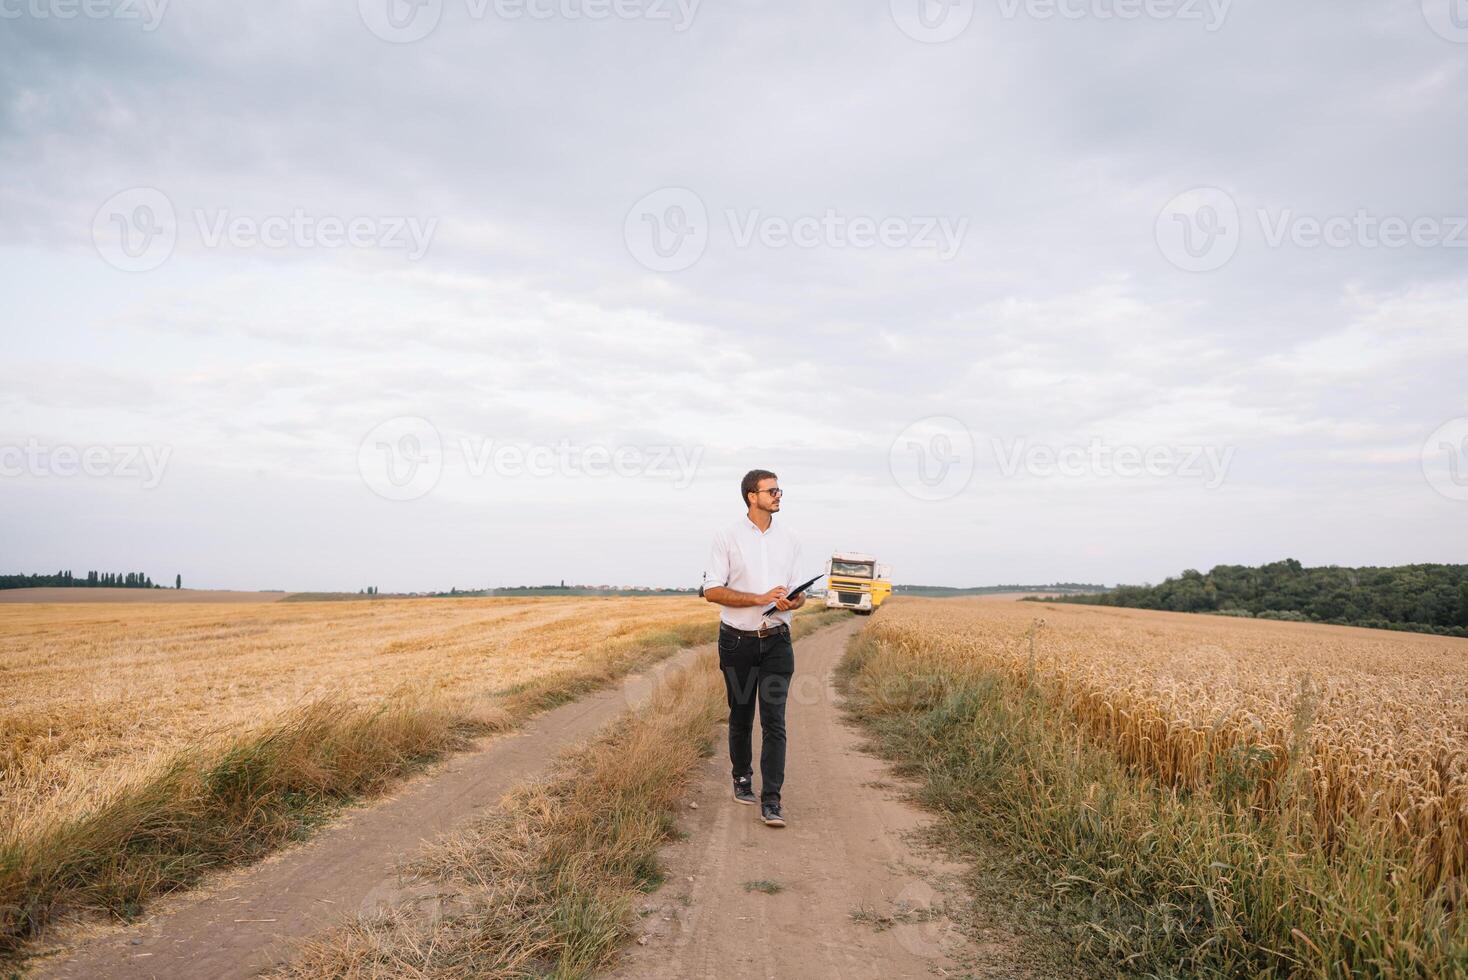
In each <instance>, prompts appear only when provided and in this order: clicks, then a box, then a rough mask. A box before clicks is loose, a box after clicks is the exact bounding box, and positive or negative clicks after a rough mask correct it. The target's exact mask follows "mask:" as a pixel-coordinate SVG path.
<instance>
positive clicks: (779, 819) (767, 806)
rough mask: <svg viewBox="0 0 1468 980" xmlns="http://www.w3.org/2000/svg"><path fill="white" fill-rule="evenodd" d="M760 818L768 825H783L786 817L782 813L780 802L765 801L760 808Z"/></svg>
mask: <svg viewBox="0 0 1468 980" xmlns="http://www.w3.org/2000/svg"><path fill="white" fill-rule="evenodd" d="M759 816H760V819H761V820H763V821H764V822H765V826H766V827H783V826H785V818H784V817H783V816H781V815H780V804H778V803H764V804H761V806H760V808H759Z"/></svg>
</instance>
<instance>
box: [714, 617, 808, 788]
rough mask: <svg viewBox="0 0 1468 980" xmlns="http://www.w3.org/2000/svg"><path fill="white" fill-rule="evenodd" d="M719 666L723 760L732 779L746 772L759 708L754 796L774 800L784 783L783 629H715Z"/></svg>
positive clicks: (787, 671)
mask: <svg viewBox="0 0 1468 980" xmlns="http://www.w3.org/2000/svg"><path fill="white" fill-rule="evenodd" d="M719 670H720V672H722V673H723V675H724V691H725V693H726V694H727V695H728V699H729V762H730V763H731V764H732V765H733V769H734V778H735V779H739V778H740V777H742V776H751V775H753V774H754V769H753V767H752V762H753V760H752V758H751V756H752V755H753V749H752V748H751V737H752V736H753V734H754V710H755V707H756V705H757V706H758V707H759V728H760V753H759V773H760V799H761V800H762V801H764V802H766V803H778V802H779V801H780V787H781V786H783V785H784V783H785V699H786V697H787V696H788V695H789V694H790V677H791V675H792V674H794V673H795V648H794V647H792V646H791V645H790V633H789V631H788V630H787V631H784V632H781V633H780V634H779V635H777V636H766V637H763V638H761V637H758V636H740V635H739V634H738V633H733V632H730V631H729V630H727V629H724V628H723V627H720V629H719Z"/></svg>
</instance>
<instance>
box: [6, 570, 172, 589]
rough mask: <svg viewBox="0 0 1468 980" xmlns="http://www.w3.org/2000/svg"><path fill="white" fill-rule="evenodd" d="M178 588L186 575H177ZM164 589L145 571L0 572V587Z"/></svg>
mask: <svg viewBox="0 0 1468 980" xmlns="http://www.w3.org/2000/svg"><path fill="white" fill-rule="evenodd" d="M173 587H174V588H175V589H179V588H183V576H181V575H179V576H175V577H174V586H173ZM45 588H52V589H56V588H60V589H161V588H163V586H161V585H155V584H154V583H153V579H152V578H150V577H149V576H148V575H147V573H145V572H87V574H86V576H85V577H81V576H77V575H73V574H72V573H71V572H70V571H62V572H56V573H54V574H51V575H0V589H45Z"/></svg>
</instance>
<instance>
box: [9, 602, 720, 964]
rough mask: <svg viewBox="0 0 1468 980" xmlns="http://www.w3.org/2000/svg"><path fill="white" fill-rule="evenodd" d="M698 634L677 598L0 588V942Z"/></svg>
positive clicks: (197, 860) (211, 856)
mask: <svg viewBox="0 0 1468 980" xmlns="http://www.w3.org/2000/svg"><path fill="white" fill-rule="evenodd" d="M712 635H713V624H712V617H711V610H710V609H709V607H708V606H706V605H704V604H702V603H698V602H694V601H689V600H688V599H641V598H638V599H600V598H592V599H559V598H549V599H525V600H522V599H474V600H452V601H431V600H417V601H414V600H383V601H376V602H362V603H322V604H312V603H304V604H289V605H286V604H269V605H264V604H262V605H231V606H220V607H214V606H207V605H193V606H181V605H171V606H161V605H158V606H155V605H146V604H128V605H125V606H110V607H103V606H93V605H85V606H83V605H67V606H61V605H57V606H44V605H35V606H19V605H17V606H11V607H6V608H3V609H0V679H3V688H0V690H3V694H0V953H4V952H5V951H6V950H10V951H14V949H15V948H16V946H17V944H19V943H20V942H21V941H22V940H23V939H24V938H25V937H27V936H31V935H34V934H35V933H36V932H37V931H38V930H39V929H40V928H42V927H43V926H44V924H45V923H46V922H47V921H48V920H49V919H50V918H52V917H53V915H54V914H55V912H56V911H57V910H58V908H60V907H74V908H89V909H98V910H105V911H109V912H112V913H116V914H122V915H127V914H131V913H132V912H133V911H135V910H136V909H137V908H138V907H139V905H140V904H141V902H142V901H143V900H144V899H146V898H147V897H148V896H150V895H153V894H156V893H158V892H159V891H162V890H167V889H171V888H175V887H178V886H180V885H184V884H188V883H190V882H192V881H194V880H196V879H197V878H198V877H199V876H200V875H201V874H203V873H205V872H207V871H208V870H210V869H212V868H215V867H219V866H221V865H226V864H230V863H234V862H238V861H241V860H248V859H250V858H252V857H255V856H257V855H259V854H261V853H263V852H264V851H266V850H268V849H269V848H271V847H274V846H277V845H278V844H279V843H281V842H282V841H284V840H286V839H288V838H290V837H291V836H293V835H296V834H298V833H299V832H300V831H301V830H302V829H303V828H304V827H307V826H309V825H310V824H311V823H312V822H314V821H317V820H319V819H321V818H322V817H323V816H324V815H325V814H326V813H329V812H330V810H331V809H332V808H334V807H335V806H338V805H340V803H341V802H342V801H344V800H347V799H350V798H352V797H355V796H358V795H361V794H363V793H370V792H374V791H376V790H378V789H380V788H381V787H382V786H384V785H386V784H387V782H389V781H390V780H392V779H393V778H396V777H397V776H400V775H401V774H403V773H404V772H406V771H407V770H408V769H410V768H412V766H414V765H415V764H417V763H419V762H421V761H422V760H423V759H425V758H427V757H431V756H433V755H436V754H438V753H440V752H442V751H444V750H446V749H448V748H452V747H454V746H456V745H459V744H461V743H462V741H463V739H464V738H465V737H466V736H467V735H469V734H471V733H474V732H482V731H488V730H494V729H498V728H503V727H505V726H507V725H509V724H512V723H515V722H517V721H519V720H521V719H523V718H524V717H525V716H526V715H527V714H529V713H530V712H533V711H535V710H538V709H541V708H544V707H548V706H550V705H553V704H555V703H558V702H559V701H563V700H566V699H567V698H570V697H574V696H576V695H578V694H580V693H583V692H585V691H586V690H589V689H591V688H593V687H595V686H597V685H599V684H601V683H604V682H605V681H607V680H609V679H611V678H613V677H616V676H618V675H620V674H622V673H625V672H626V671H627V670H630V669H635V668H636V667H638V666H640V665H642V664H644V663H646V662H648V661H649V660H650V659H654V658H656V657H659V656H662V655H665V654H667V653H670V652H672V651H673V650H674V649H676V648H677V647H678V646H680V645H687V644H689V643H693V642H701V641H704V640H706V639H710V638H711V637H712Z"/></svg>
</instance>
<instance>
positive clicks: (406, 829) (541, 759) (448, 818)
mask: <svg viewBox="0 0 1468 980" xmlns="http://www.w3.org/2000/svg"><path fill="white" fill-rule="evenodd" d="M711 646H712V645H705V646H702V647H697V648H693V649H690V650H685V651H683V652H682V653H679V654H677V655H675V656H674V657H673V658H671V659H670V660H667V661H664V662H663V663H662V664H659V665H658V666H656V667H654V668H653V669H652V670H649V671H647V672H646V673H644V674H634V675H631V676H630V677H628V678H626V679H625V680H624V681H623V682H621V683H619V684H618V685H616V686H614V687H612V688H609V689H607V690H605V691H602V692H600V693H598V694H594V695H591V696H590V697H587V698H584V699H582V700H580V701H577V702H575V703H572V704H567V705H562V706H561V707H559V708H556V709H554V710H552V711H548V712H546V713H545V714H543V715H540V716H539V717H537V718H536V719H534V720H532V721H531V722H530V723H529V724H527V725H526V726H525V727H524V728H523V729H521V730H520V731H519V732H517V733H512V734H509V735H504V736H500V737H496V738H491V739H488V740H487V741H486V742H485V743H483V744H482V746H481V747H480V748H478V749H476V750H471V751H469V752H465V753H461V754H459V755H455V756H454V757H452V758H451V759H450V760H448V761H447V762H446V763H444V764H443V765H442V766H440V767H438V768H436V769H434V770H433V771H431V772H429V773H426V774H424V775H423V776H420V777H418V778H417V779H415V780H413V781H411V782H409V783H407V784H406V785H404V786H403V787H402V788H400V789H399V790H398V792H397V793H395V794H394V795H393V796H392V797H391V798H389V799H387V800H385V801H377V802H374V803H373V804H371V805H370V806H367V807H363V808H362V809H360V810H356V811H354V812H352V813H350V814H349V815H348V816H347V817H346V818H345V819H344V820H342V821H341V822H340V823H337V824H335V825H333V826H332V827H331V828H329V829H327V830H325V831H323V832H321V833H320V834H318V835H317V836H316V837H314V838H313V839H312V840H311V841H309V842H308V843H306V844H304V845H302V846H301V847H297V848H293V849H290V850H287V851H285V852H283V853H280V854H277V855H275V856H273V857H272V858H270V859H268V860H266V861H263V862H261V863H260V864H257V865H254V866H252V867H249V868H245V869H243V870H241V871H238V872H235V873H233V874H231V875H228V876H226V877H225V878H223V879H222V880H221V881H218V882H215V883H213V884H212V885H211V886H209V887H207V888H205V889H202V890H200V891H198V892H193V893H188V894H185V895H182V896H179V897H177V898H175V899H172V900H165V901H163V902H160V903H158V904H157V905H156V906H155V908H154V910H153V912H152V913H151V914H150V915H148V916H146V917H145V918H143V919H142V920H140V921H138V922H136V923H133V924H131V925H129V926H128V927H126V928H124V929H111V930H108V931H107V932H106V934H104V935H102V936H99V937H97V938H95V939H92V940H90V941H88V942H84V943H82V944H80V945H79V946H77V947H76V948H74V949H72V950H70V951H69V952H67V953H65V954H61V955H58V956H56V957H55V958H51V959H43V960H39V961H35V962H34V963H33V970H34V973H33V975H34V976H37V977H57V978H78V980H80V978H86V980H122V978H129V980H131V978H178V980H198V978H205V977H207V978H210V980H230V978H244V977H252V976H255V975H256V974H258V973H260V972H262V971H264V970H267V969H269V968H272V967H274V966H276V965H278V964H280V963H282V962H284V959H285V957H286V955H287V954H288V952H289V949H290V944H291V941H292V940H295V939H299V938H301V937H304V936H307V935H309V934H311V933H313V932H316V931H317V930H319V929H322V928H324V927H326V926H329V925H332V924H335V923H337V922H340V921H341V920H342V919H343V918H344V917H349V916H352V915H355V914H358V913H363V912H366V913H371V912H375V911H379V910H382V909H384V908H387V907H390V906H392V905H394V904H397V903H398V902H401V901H403V900H405V899H408V898H411V892H405V891H404V890H403V889H402V888H401V887H400V882H399V878H398V875H397V873H396V871H395V869H396V868H397V867H398V866H399V864H400V863H401V862H402V861H403V860H404V859H405V858H408V857H410V856H412V855H413V854H414V853H415V852H416V851H417V850H418V848H419V847H420V846H422V845H423V844H424V843H426V842H427V841H429V840H431V839H433V838H435V837H437V836H439V835H440V834H442V833H444V832H445V831H447V830H449V829H450V828H451V827H453V826H454V825H455V824H457V823H458V822H459V821H461V820H463V819H464V818H466V817H468V816H470V815H472V814H473V813H474V812H476V811H477V810H478V809H479V808H481V807H485V806H493V805H494V804H496V803H497V802H499V800H500V798H501V797H502V796H503V795H504V794H505V792H506V791H507V790H509V789H510V788H512V787H513V786H514V785H516V784H517V783H519V782H521V781H522V780H524V779H526V778H528V777H531V776H533V775H535V774H536V773H538V772H540V771H541V770H543V769H544V768H545V766H546V764H547V763H548V762H550V761H551V760H552V759H553V758H554V757H555V756H556V755H557V754H558V753H559V752H561V751H562V750H563V749H565V748H567V747H569V746H570V745H572V744H573V743H575V742H578V741H580V740H582V739H585V738H586V737H588V736H590V735H591V734H593V733H594V732H596V731H597V730H598V729H600V728H601V727H602V726H604V725H606V724H607V723H608V722H610V721H612V720H613V719H615V718H616V717H617V716H618V715H619V714H620V713H621V712H622V711H623V710H625V709H626V708H628V707H629V706H632V705H635V704H637V703H640V702H641V701H642V700H643V699H645V698H646V697H647V695H648V694H649V693H650V691H651V689H652V687H653V685H654V683H655V682H656V679H657V678H658V677H660V676H661V674H662V672H664V671H666V670H667V669H669V668H670V667H671V666H672V665H674V664H680V663H689V662H691V661H692V660H693V659H694V658H695V657H696V656H697V655H698V653H699V652H700V651H707V650H709V649H711Z"/></svg>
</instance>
